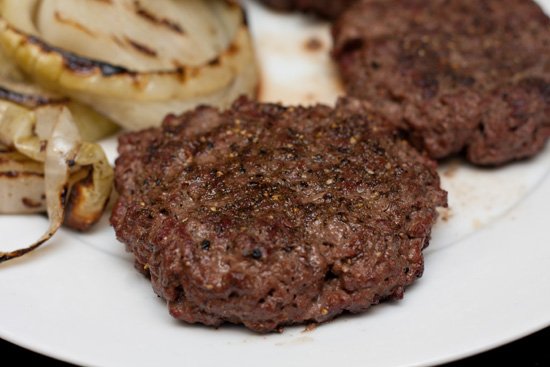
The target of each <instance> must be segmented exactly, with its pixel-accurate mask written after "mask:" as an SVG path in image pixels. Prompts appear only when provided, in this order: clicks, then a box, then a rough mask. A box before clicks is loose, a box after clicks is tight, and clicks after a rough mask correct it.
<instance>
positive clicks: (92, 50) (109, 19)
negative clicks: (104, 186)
mask: <svg viewBox="0 0 550 367" xmlns="http://www.w3.org/2000/svg"><path fill="white" fill-rule="evenodd" d="M0 15H1V19H0V45H1V46H2V47H3V48H4V50H5V51H6V53H7V55H8V56H9V57H10V59H11V60H13V61H14V62H15V63H16V64H17V65H18V66H19V67H20V68H21V69H22V70H23V71H24V72H25V73H26V74H28V75H29V76H31V77H32V78H33V79H34V80H36V81H37V82H38V83H40V84H41V85H43V86H45V87H47V88H49V89H53V90H56V91H58V92H60V93H61V94H63V95H68V96H71V97H74V98H75V99H77V100H79V101H82V102H84V103H86V104H89V105H90V106H92V107H93V108H94V109H96V110H97V111H99V112H101V113H103V114H105V115H106V116H108V117H110V118H111V119H113V120H114V121H115V122H117V123H119V124H120V125H122V126H124V127H126V128H129V129H140V128H144V127H149V126H155V125H158V124H160V122H161V121H162V119H163V117H164V116H165V115H166V114H168V113H179V112H182V111H185V110H188V109H191V108H194V107H196V106H197V105H199V104H212V105H216V106H219V107H226V106H228V105H229V104H230V103H231V102H232V101H233V100H234V99H235V98H236V97H238V96H239V95H241V94H247V95H249V96H251V95H254V93H255V92H256V87H257V82H258V75H257V74H258V73H257V68H256V64H255V56H254V52H253V49H252V44H251V40H250V35H249V33H248V29H247V26H246V22H245V18H244V14H243V11H242V9H241V8H240V7H239V6H238V5H237V4H236V3H233V2H231V1H223V0H155V1H143V0H142V1H135V0H109V1H89V0H41V1H40V0H3V1H1V2H0Z"/></svg>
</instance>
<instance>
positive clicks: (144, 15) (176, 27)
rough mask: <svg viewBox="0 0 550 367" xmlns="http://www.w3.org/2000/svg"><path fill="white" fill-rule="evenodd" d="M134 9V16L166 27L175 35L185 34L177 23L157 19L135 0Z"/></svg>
mask: <svg viewBox="0 0 550 367" xmlns="http://www.w3.org/2000/svg"><path fill="white" fill-rule="evenodd" d="M134 7H135V12H136V14H137V15H139V16H140V17H142V18H143V19H146V20H148V21H149V22H152V23H154V24H158V25H162V26H165V27H168V28H169V29H171V30H172V31H174V32H176V33H179V34H184V33H185V31H184V30H183V28H182V27H181V26H180V25H179V24H178V23H177V22H175V21H172V20H170V19H166V18H158V17H157V16H155V15H154V14H153V13H151V12H150V11H149V10H147V9H146V8H145V7H143V6H142V5H141V4H140V2H139V1H137V0H136V1H134Z"/></svg>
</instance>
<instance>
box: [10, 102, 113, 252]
mask: <svg viewBox="0 0 550 367" xmlns="http://www.w3.org/2000/svg"><path fill="white" fill-rule="evenodd" d="M113 176H114V175H113V169H112V168H111V166H110V165H109V164H108V162H107V158H106V156H105V154H104V153H103V150H102V149H101V147H100V146H99V145H97V144H94V143H87V142H83V141H82V140H81V138H80V134H79V131H78V128H77V126H76V124H75V123H74V121H73V119H72V116H71V113H70V111H69V109H68V108H66V107H64V106H51V105H48V106H45V107H38V108H37V109H35V110H30V109H27V108H25V107H22V106H19V105H17V104H14V103H11V102H7V101H1V102H0V193H1V196H0V199H2V200H1V201H0V212H2V213H29V212H41V211H44V210H47V212H48V217H49V219H50V226H49V228H48V230H47V231H46V233H45V234H44V235H43V236H42V237H41V238H40V239H39V240H38V241H37V242H35V243H33V244H32V245H30V246H28V247H25V248H23V249H21V250H17V251H13V252H8V253H4V252H0V263H1V262H3V261H7V260H10V259H13V258H16V257H19V256H22V255H24V254H26V253H28V252H30V251H32V250H33V249H35V248H37V247H39V246H40V245H41V244H43V243H44V242H46V241H47V240H48V239H50V238H51V237H52V236H53V235H54V234H55V232H56V231H57V229H59V227H60V226H61V224H62V223H63V222H65V223H66V224H67V225H69V226H71V227H72V228H75V229H78V230H85V229H87V228H89V227H90V226H91V225H92V224H93V223H95V222H96V221H97V220H98V219H99V218H100V216H101V214H102V212H103V210H104V208H105V205H106V203H107V201H108V199H109V196H110V193H111V188H112V183H113Z"/></svg>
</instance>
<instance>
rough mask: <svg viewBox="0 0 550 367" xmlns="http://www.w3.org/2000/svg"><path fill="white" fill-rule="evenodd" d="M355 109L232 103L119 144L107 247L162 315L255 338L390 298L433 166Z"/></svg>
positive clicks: (427, 211) (400, 283) (414, 265)
mask: <svg viewBox="0 0 550 367" xmlns="http://www.w3.org/2000/svg"><path fill="white" fill-rule="evenodd" d="M392 129H393V128H392V127H390V125H389V124H387V123H386V122H385V121H384V120H381V119H380V118H378V117H377V116H373V115H371V114H369V112H368V111H367V110H365V109H364V108H363V106H362V105H361V104H360V103H359V102H357V101H350V100H347V101H346V100H342V101H340V103H339V104H338V106H337V107H336V109H334V110H333V109H331V108H329V107H325V106H315V107H311V108H301V107H290V108H285V107H281V106H279V105H274V104H260V103H255V102H249V101H246V100H241V101H238V102H236V103H235V105H234V106H233V108H232V109H230V110H227V111H225V112H220V111H218V110H216V109H213V108H207V107H203V108H199V109H198V110H196V111H193V112H190V113H187V114H184V115H182V116H181V117H169V118H167V119H166V121H165V122H164V125H163V127H162V128H158V129H151V130H146V131H144V132H139V133H132V134H127V135H124V136H122V137H121V138H120V147H119V152H120V157H119V158H118V160H117V163H116V187H117V190H118V191H119V193H120V198H119V199H118V202H117V204H116V206H115V208H114V211H113V215H112V218H111V221H112V224H113V226H114V227H115V230H116V234H117V237H118V238H119V240H121V241H122V242H124V243H125V244H126V246H127V249H128V250H129V251H131V252H132V253H133V254H134V255H135V259H136V266H137V268H138V269H139V270H141V271H143V272H144V273H146V274H149V275H150V277H151V281H152V284H153V288H154V289H155V291H156V293H157V294H158V295H160V296H162V297H163V298H164V299H166V301H167V302H168V307H169V309H170V313H171V314H172V315H173V316H174V317H176V318H178V319H181V320H184V321H186V322H190V323H195V322H199V323H203V324H207V325H220V324H221V323H223V322H231V323H243V324H244V325H246V326H247V327H248V328H250V329H253V330H256V331H260V332H266V331H271V330H275V329H277V328H278V327H280V326H282V325H288V324H294V323H302V322H309V321H316V322H322V321H326V320H329V319H331V318H333V317H334V316H336V315H338V314H340V313H342V312H343V311H345V310H347V311H351V312H360V311H363V310H365V309H367V308H368V307H370V306H371V305H372V304H376V303H378V302H379V301H381V300H384V299H388V298H390V299H398V298H401V297H402V296H403V291H404V288H405V287H406V286H407V285H409V284H410V283H412V282H413V281H414V280H415V279H416V278H418V277H419V276H421V275H422V271H423V257H422V249H424V248H425V247H426V246H427V245H428V241H429V238H430V232H431V228H432V225H433V224H434V222H435V220H436V216H437V214H436V207H438V206H445V205H446V193H445V192H444V191H443V190H441V188H440V187H439V177H438V175H437V173H436V171H435V164H434V163H433V162H432V161H431V160H429V159H428V158H426V157H424V156H422V155H420V154H419V153H418V152H417V151H416V150H414V149H413V148H412V147H411V146H409V144H408V143H407V142H406V141H404V140H402V139H401V138H400V137H399V136H398V135H396V134H394V133H393V130H392Z"/></svg>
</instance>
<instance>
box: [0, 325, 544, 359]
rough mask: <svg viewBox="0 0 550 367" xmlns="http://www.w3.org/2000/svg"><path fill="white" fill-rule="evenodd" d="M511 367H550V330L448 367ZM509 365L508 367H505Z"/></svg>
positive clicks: (17, 354) (12, 353) (1, 346)
mask: <svg viewBox="0 0 550 367" xmlns="http://www.w3.org/2000/svg"><path fill="white" fill-rule="evenodd" d="M0 355H1V356H2V360H4V361H16V364H17V365H26V364H27V363H31V365H34V364H37V365H38V364H44V363H47V365H54V366H70V365H69V364H67V363H63V362H60V361H56V360H53V359H51V358H48V357H45V356H42V355H39V354H36V353H33V352H31V351H28V350H26V349H23V348H20V347H18V346H16V345H13V344H10V343H8V342H6V341H4V340H2V339H0ZM495 363H496V365H499V366H503V365H507V366H522V367H546V366H550V327H548V328H546V329H544V330H541V331H539V332H537V333H535V334H532V335H530V336H528V337H525V338H523V339H520V340H517V341H515V342H513V343H510V344H507V345H505V346H502V347H500V348H497V349H494V350H491V351H488V352H485V353H482V354H479V355H477V356H473V357H469V358H466V359H463V360H460V361H456V362H453V363H449V364H446V365H445V367H460V366H472V365H480V366H490V365H495ZM503 363H505V364H503Z"/></svg>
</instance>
